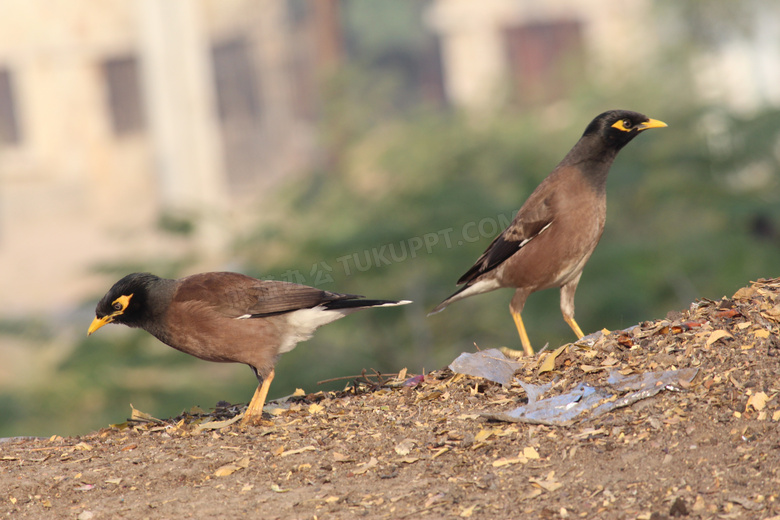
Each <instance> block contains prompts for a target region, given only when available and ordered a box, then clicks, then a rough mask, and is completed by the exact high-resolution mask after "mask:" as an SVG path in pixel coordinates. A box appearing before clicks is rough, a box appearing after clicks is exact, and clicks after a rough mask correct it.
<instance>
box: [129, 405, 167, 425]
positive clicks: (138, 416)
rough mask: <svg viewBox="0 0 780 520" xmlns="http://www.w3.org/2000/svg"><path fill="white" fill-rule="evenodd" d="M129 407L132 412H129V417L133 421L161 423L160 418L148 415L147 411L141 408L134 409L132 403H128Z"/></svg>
mask: <svg viewBox="0 0 780 520" xmlns="http://www.w3.org/2000/svg"><path fill="white" fill-rule="evenodd" d="M130 409H131V410H132V413H131V414H130V418H131V419H132V420H134V421H144V422H155V423H162V421H161V420H160V419H156V418H154V417H152V416H151V415H149V414H148V413H145V412H142V411H141V410H136V408H135V406H133V404H132V403H130Z"/></svg>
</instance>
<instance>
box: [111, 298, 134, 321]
mask: <svg viewBox="0 0 780 520" xmlns="http://www.w3.org/2000/svg"><path fill="white" fill-rule="evenodd" d="M132 297H133V295H132V294H130V295H125V294H123V295H122V296H120V297H119V298H117V299H116V300H114V301H113V302H111V308H112V309H114V313H113V314H112V316H117V315H119V314H122V313H123V312H125V309H127V306H128V305H130V298H132Z"/></svg>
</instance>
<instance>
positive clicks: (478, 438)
mask: <svg viewBox="0 0 780 520" xmlns="http://www.w3.org/2000/svg"><path fill="white" fill-rule="evenodd" d="M493 433H494V431H493V430H492V429H487V430H479V433H477V434H476V435H475V436H474V443H478V442H485V441H486V440H488V439H489V438H490V436H491V435H493Z"/></svg>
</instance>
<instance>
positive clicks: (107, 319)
mask: <svg viewBox="0 0 780 520" xmlns="http://www.w3.org/2000/svg"><path fill="white" fill-rule="evenodd" d="M112 321H114V317H113V316H103V317H102V318H98V317H95V319H94V320H92V324H91V325H90V326H89V329H87V336H89V335H90V334H92V333H93V332H95V331H96V330H98V329H99V328H100V327H102V326H103V325H106V324H108V323H111V322H112Z"/></svg>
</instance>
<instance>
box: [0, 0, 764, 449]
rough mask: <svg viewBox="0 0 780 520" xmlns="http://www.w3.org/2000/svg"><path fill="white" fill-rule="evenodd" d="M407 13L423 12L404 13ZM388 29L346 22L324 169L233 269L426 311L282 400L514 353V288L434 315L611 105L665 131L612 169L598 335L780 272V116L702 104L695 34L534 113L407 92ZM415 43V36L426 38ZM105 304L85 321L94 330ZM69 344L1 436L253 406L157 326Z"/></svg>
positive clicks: (332, 352)
mask: <svg viewBox="0 0 780 520" xmlns="http://www.w3.org/2000/svg"><path fill="white" fill-rule="evenodd" d="M350 4H352V5H355V6H358V5H359V6H362V7H360V8H357V7H356V8H355V11H351V14H350V16H351V17H354V18H355V19H358V20H360V19H364V18H365V17H366V16H368V15H367V14H366V12H365V11H364V9H367V7H366V6H367V5H368V4H366V3H363V2H354V3H352V2H350ZM669 5H670V4H666V7H667V8H669ZM688 14H689V15H690V16H692V14H691V13H688ZM402 17H408V18H410V19H416V18H415V16H411V14H410V12H409V10H408V9H407V10H404V11H403V13H402ZM387 27H388V29H387V30H384V31H383V32H382V31H380V32H377V33H375V34H373V35H372V36H371V37H370V38H369V37H364V38H363V40H361V35H360V33H351V36H350V37H351V40H350V46H351V47H350V48H351V50H350V53H351V55H352V57H353V58H354V59H353V60H352V61H351V63H352V65H351V66H350V67H348V68H345V69H344V70H342V71H340V73H339V74H337V75H336V76H335V77H332V78H330V79H329V81H328V82H327V84H326V85H325V86H324V88H323V92H324V96H325V97H326V102H325V103H324V105H323V110H322V113H321V117H322V137H321V139H322V144H323V148H324V149H326V150H327V151H328V154H327V155H328V160H327V161H324V164H323V165H322V166H321V167H320V168H318V169H316V170H315V171H312V172H309V173H308V174H307V175H304V176H300V177H296V178H295V179H294V180H292V181H291V182H290V183H289V184H288V185H287V186H284V187H283V189H281V190H280V192H279V193H278V194H275V196H274V197H273V198H271V200H266V201H263V205H262V207H258V208H257V213H258V215H259V216H258V219H257V225H256V226H253V227H252V228H250V229H247V230H244V232H243V233H242V234H241V235H240V236H238V237H235V242H234V245H233V252H232V255H231V256H232V261H233V264H232V265H233V267H232V268H233V269H235V270H240V271H242V272H245V273H246V274H250V275H254V276H257V277H260V278H274V279H286V280H289V281H297V282H300V283H306V284H309V285H315V286H318V287H321V288H323V289H327V290H333V291H339V292H349V293H357V294H363V295H366V296H367V297H370V298H399V299H400V298H407V299H412V300H414V303H413V304H412V305H408V306H405V307H401V308H394V309H375V310H367V311H363V312H360V313H357V314H355V315H353V316H349V317H347V318H345V319H344V320H341V321H339V322H336V323H334V324H332V325H328V326H327V327H324V328H323V329H322V330H320V331H318V333H317V334H316V335H315V336H314V338H313V339H312V340H310V341H308V342H306V343H303V344H301V345H299V346H298V348H296V349H295V350H294V351H292V352H290V353H288V354H285V355H284V356H283V357H282V358H281V361H280V362H279V364H278V366H277V378H276V379H275V381H274V384H273V385H272V388H271V397H272V398H273V397H278V396H282V395H286V394H289V393H291V392H292V391H293V390H294V389H295V388H296V387H303V388H304V389H305V390H306V391H309V392H313V391H317V390H319V389H329V388H340V387H343V386H344V385H345V382H343V381H340V382H335V383H331V384H330V385H324V386H317V385H316V381H318V380H322V379H328V378H334V377H339V376H345V375H352V374H359V373H360V371H361V369H363V368H375V369H377V370H380V371H383V372H395V371H397V370H399V369H401V368H403V367H408V368H409V370H410V371H412V372H419V371H421V370H423V369H425V370H430V369H437V368H440V367H442V366H444V365H446V364H447V363H449V362H450V361H451V360H452V359H453V358H455V357H456V356H457V355H458V354H459V353H460V352H462V351H466V350H473V349H474V344H477V345H479V347H481V348H490V347H496V346H502V345H507V346H511V347H515V348H519V346H520V345H519V340H518V338H517V333H516V330H515V327H514V325H513V323H512V320H511V317H510V315H509V312H508V304H509V300H510V298H511V296H512V291H511V290H503V291H497V292H494V293H490V294H486V295H480V296H477V297H473V298H469V299H467V300H464V301H461V302H458V303H456V304H453V305H452V306H451V307H449V308H447V309H446V310H445V311H444V312H442V313H441V314H438V315H435V316H432V317H430V318H428V317H426V314H427V312H428V311H429V310H430V309H431V308H432V307H434V306H435V305H436V304H437V303H438V302H439V301H441V300H442V299H444V298H445V297H447V296H448V295H449V294H451V293H452V292H453V291H454V290H455V288H456V287H455V285H454V284H455V281H456V280H457V279H458V277H459V276H460V275H461V274H462V273H463V272H465V271H466V270H467V269H468V268H469V267H470V266H471V265H472V263H473V262H474V260H476V258H477V257H478V256H479V255H480V254H481V252H482V251H483V250H484V248H485V247H487V245H488V244H489V243H490V241H491V240H492V238H493V237H494V236H495V235H496V234H497V233H498V232H499V231H500V229H502V228H503V227H504V226H505V225H506V223H507V222H508V221H509V220H511V218H512V217H513V216H514V212H515V211H516V210H517V209H518V208H519V207H520V205H521V204H522V203H523V201H524V200H525V198H526V197H527V196H528V195H529V194H530V193H531V191H532V190H533V189H534V187H535V186H536V185H537V184H538V183H539V182H540V181H541V180H542V179H543V178H544V177H545V176H546V175H547V173H549V171H550V170H551V169H552V168H553V167H554V166H555V165H556V164H557V162H558V161H559V160H560V159H561V158H562V157H563V156H564V154H565V153H566V152H567V151H568V150H569V149H570V147H571V146H572V145H573V144H574V143H575V142H576V140H577V139H578V138H579V136H580V135H581V133H582V131H583V130H584V128H585V126H586V125H587V123H588V122H589V121H590V120H591V119H592V118H593V117H594V116H596V115H597V114H599V113H600V112H602V111H604V110H608V109H613V108H627V109H632V110H638V111H641V112H644V113H646V114H648V115H649V116H650V117H654V118H657V119H661V120H663V121H665V122H667V123H668V124H669V128H666V129H663V130H653V131H651V132H647V133H646V134H644V135H642V136H640V137H638V138H637V139H636V140H635V141H633V142H632V143H631V144H629V145H628V146H627V147H626V148H625V149H624V150H623V151H622V152H621V153H620V155H619V156H618V158H617V160H616V162H615V164H614V166H613V168H612V171H611V173H610V179H609V182H608V186H607V191H608V216H607V226H606V230H605V233H604V236H603V238H602V240H601V244H600V245H599V247H598V248H597V249H596V252H595V253H594V255H593V257H592V258H591V260H590V262H589V263H588V265H587V266H586V268H585V271H584V274H583V277H582V280H581V282H580V286H579V289H578V292H577V298H576V304H577V320H578V322H579V324H580V325H581V326H582V328H583V330H584V331H585V332H586V333H589V332H593V331H595V330H598V329H601V328H602V327H606V328H609V329H619V328H625V327H628V326H631V325H633V324H635V323H637V322H639V321H642V320H650V319H656V318H660V317H663V316H665V314H666V313H667V312H668V311H671V310H679V309H683V308H686V307H687V306H688V305H689V303H690V302H691V301H693V300H694V299H696V298H713V299H716V298H720V297H721V296H723V295H731V294H732V293H733V292H734V291H735V290H736V289H738V288H739V287H741V286H743V285H746V284H747V283H748V282H749V281H750V280H754V279H756V278H759V277H770V276H774V275H776V274H777V272H776V268H777V265H778V258H779V257H780V231H779V230H778V227H777V226H778V225H779V224H778V223H780V204H779V202H780V201H778V198H779V197H780V191H778V186H777V179H778V178H780V176H779V174H780V165H778V154H777V153H776V152H775V150H776V143H777V140H778V136H779V134H780V112H778V111H777V110H774V109H765V110H763V111H761V112H760V113H756V114H754V115H744V114H742V115H740V114H735V113H731V112H729V111H728V110H726V109H724V108H723V107H717V106H708V105H706V104H704V103H703V102H702V101H701V100H700V99H699V98H698V96H697V95H696V94H695V92H694V91H693V89H692V87H691V84H692V81H691V79H690V78H689V75H688V70H689V66H688V62H687V61H686V59H685V57H686V55H687V54H686V51H687V49H688V47H686V45H691V42H675V47H673V48H669V49H667V51H668V55H667V56H666V58H668V59H665V60H661V61H662V62H663V63H661V64H657V65H655V66H654V67H648V68H647V69H645V70H633V71H631V74H627V76H626V78H625V81H623V82H622V83H620V84H615V83H614V82H613V83H609V84H605V83H604V82H601V81H599V79H598V78H593V79H592V80H590V81H583V84H582V85H578V86H577V87H576V88H572V89H570V94H569V96H568V97H567V98H566V99H565V100H563V101H559V102H556V103H553V104H548V105H545V106H540V107H538V108H534V109H529V108H528V107H524V108H522V109H521V108H518V107H517V106H514V105H512V104H511V103H510V104H507V105H505V106H502V107H500V109H499V110H496V111H495V113H492V114H483V115H481V116H479V117H476V118H475V117H471V116H468V115H466V114H462V113H459V112H458V111H455V110H452V109H445V108H442V107H439V106H430V105H426V104H425V103H424V102H422V101H419V100H415V102H414V103H410V102H409V100H408V98H407V97H406V96H404V95H403V93H404V92H405V91H406V89H408V83H407V82H405V81H403V80H399V78H398V77H397V76H396V75H395V72H394V69H393V68H392V67H390V68H389V69H388V68H383V67H381V66H379V68H377V64H380V65H381V64H382V63H385V62H383V61H382V60H381V59H380V58H381V56H382V55H383V54H382V52H381V50H382V48H383V46H386V45H391V44H390V43H387V42H393V41H398V40H399V38H400V37H399V36H398V32H399V31H394V30H391V29H392V28H393V27H395V28H396V29H397V27H396V25H393V24H390V25H388V26H387ZM417 30H419V28H418V29H417ZM361 41H364V43H361ZM420 41H421V40H420V39H419V38H417V37H414V38H410V39H409V42H411V43H410V45H412V44H414V45H412V46H413V47H415V46H418V47H419V45H421V44H420ZM700 43H701V42H699V44H700ZM361 45H363V49H364V52H363V53H362V54H361ZM660 67H663V68H662V69H661V68H660ZM638 69H639V68H638ZM173 224H177V225H173ZM173 224H171V222H168V223H167V225H168V227H171V228H175V229H174V231H181V229H180V228H181V226H179V225H178V221H177V222H174V223H173ZM480 226H481V228H480ZM480 229H481V230H482V231H483V232H482V233H480ZM188 230H189V228H188ZM413 250H415V251H414V252H413ZM195 261H196V259H192V258H186V259H181V261H179V262H177V263H175V264H173V265H171V264H165V265H156V266H149V265H142V266H139V265H133V264H128V265H123V266H101V269H103V270H109V271H111V272H115V273H116V274H117V278H119V277H120V276H121V275H123V274H125V273H127V272H131V271H136V270H149V271H153V272H156V273H157V274H160V275H166V276H178V275H180V274H183V273H184V272H187V270H188V268H189V267H190V266H191V265H193V264H194V263H195ZM100 296H101V295H97V294H96V295H95V300H94V301H90V302H88V303H85V306H84V308H83V309H82V310H81V312H80V313H79V315H78V316H79V317H80V318H83V320H84V321H83V329H86V327H87V325H88V323H89V320H90V319H91V318H90V317H89V315H90V313H91V312H92V309H93V308H94V303H95V301H96V300H97V299H98V298H99V297H100ZM558 305H559V304H558V292H557V291H545V292H542V293H537V294H534V295H532V296H531V297H530V299H529V301H528V304H527V306H526V310H525V312H524V318H525V321H526V325H527V327H528V332H529V335H530V338H531V341H532V343H533V344H534V346H535V347H536V348H540V347H542V346H543V345H544V344H545V343H549V344H550V346H551V347H556V346H558V345H560V344H562V343H564V342H569V341H572V340H573V339H574V337H573V335H572V333H571V331H570V329H569V328H568V326H567V325H566V324H565V323H564V321H563V319H562V318H561V315H560V311H559V307H558ZM0 326H3V333H4V334H16V335H20V334H24V335H25V337H27V338H29V337H30V336H29V335H27V332H25V331H27V330H35V331H36V332H35V334H37V336H36V337H37V339H36V340H35V342H36V344H39V345H41V346H40V347H37V348H40V349H41V352H42V353H43V352H44V351H46V352H48V351H49V350H53V349H56V347H51V345H50V342H52V341H54V340H52V339H51V338H52V334H53V333H50V332H47V327H46V326H45V325H40V324H38V325H34V326H33V325H31V326H30V327H26V328H25V327H21V328H20V327H19V326H18V325H12V324H5V325H3V324H0ZM78 330H79V331H81V330H82V329H78ZM81 333H83V332H81ZM73 341H74V342H75V344H76V346H75V348H74V349H72V350H71V351H69V352H68V353H67V355H66V356H64V358H63V359H62V360H61V361H60V362H59V363H58V364H57V370H56V373H55V374H53V375H51V376H49V377H51V378H52V381H50V382H49V383H50V384H48V385H32V384H31V386H30V388H31V389H30V390H28V389H21V390H20V391H17V392H14V393H3V394H2V395H0V417H3V421H2V423H0V436H7V435H50V434H52V433H59V434H74V433H84V432H87V431H90V430H93V429H95V428H98V427H101V426H105V425H107V424H109V423H112V422H121V421H123V420H124V418H125V417H127V416H129V412H130V408H129V403H132V404H133V405H134V406H135V407H136V408H139V409H142V410H143V411H146V412H148V413H151V414H153V415H156V416H161V417H168V416H173V415H176V414H178V413H179V412H181V411H182V410H184V409H188V408H189V407H191V406H193V405H200V406H201V407H203V408H209V407H212V406H213V405H214V404H215V403H216V402H217V401H218V400H227V401H230V402H246V401H248V400H249V398H250V397H251V395H252V392H253V390H254V386H255V384H256V381H255V379H254V377H253V375H252V374H251V371H250V370H249V369H248V368H247V367H243V366H238V365H216V364H210V363H206V362H203V361H200V360H197V359H194V358H191V357H189V356H186V355H184V354H181V353H179V352H176V351H174V350H173V349H170V348H167V347H165V346H163V345H161V344H160V343H159V342H157V341H156V340H154V339H153V338H151V337H150V336H149V335H147V334H146V333H144V332H139V331H132V330H128V329H125V328H120V327H106V328H105V329H102V330H101V331H100V333H99V334H96V335H94V336H92V337H90V338H89V339H86V338H85V337H83V336H81V335H79V336H78V339H75V340H73Z"/></svg>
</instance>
